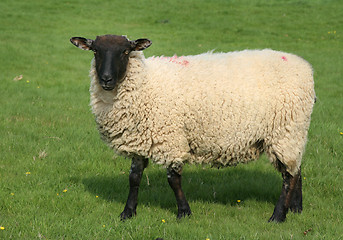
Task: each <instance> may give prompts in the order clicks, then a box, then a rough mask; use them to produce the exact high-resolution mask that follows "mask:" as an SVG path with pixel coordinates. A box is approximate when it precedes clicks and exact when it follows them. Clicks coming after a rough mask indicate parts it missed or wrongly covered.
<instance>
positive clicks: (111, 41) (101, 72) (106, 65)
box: [70, 35, 151, 91]
mask: <svg viewBox="0 0 343 240" xmlns="http://www.w3.org/2000/svg"><path fill="white" fill-rule="evenodd" d="M70 41H71V43H72V44H74V45H75V46H77V47H79V48H81V49H83V50H91V51H93V52H94V56H95V67H96V71H97V74H98V78H99V84H100V85H101V87H102V88H103V89H104V90H108V91H110V90H113V89H114V88H115V85H116V83H117V82H119V81H121V80H123V79H124V78H125V76H126V69H127V64H128V62H129V55H130V53H131V52H132V51H141V50H144V49H146V48H148V47H149V46H150V45H151V41H150V40H149V39H137V40H135V41H130V40H129V39H127V38H126V37H124V36H117V35H104V36H98V37H96V39H95V40H91V39H86V38H82V37H73V38H71V39H70Z"/></svg>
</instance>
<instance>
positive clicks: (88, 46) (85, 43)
mask: <svg viewBox="0 0 343 240" xmlns="http://www.w3.org/2000/svg"><path fill="white" fill-rule="evenodd" d="M70 42H71V43H72V44H74V45H75V46H76V47H78V48H81V49H82V50H92V45H93V42H94V40H91V39H86V38H83V37H72V38H71V39H70Z"/></svg>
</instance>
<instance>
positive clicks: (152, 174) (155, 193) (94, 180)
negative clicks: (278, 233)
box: [82, 168, 282, 212]
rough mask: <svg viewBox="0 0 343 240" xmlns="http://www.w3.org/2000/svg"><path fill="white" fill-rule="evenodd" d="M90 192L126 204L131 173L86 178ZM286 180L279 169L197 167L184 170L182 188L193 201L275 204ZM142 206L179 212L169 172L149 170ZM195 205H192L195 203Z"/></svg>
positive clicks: (143, 185)
mask: <svg viewBox="0 0 343 240" xmlns="http://www.w3.org/2000/svg"><path fill="white" fill-rule="evenodd" d="M82 183H83V184H84V186H85V188H86V190H87V191H89V192H91V193H92V194H94V195H97V196H99V197H101V198H103V199H106V200H107V201H115V202H120V203H122V204H125V203H126V200H127V196H128V191H129V180H128V173H120V174H116V176H113V177H105V176H93V177H89V178H85V179H83V180H82ZM281 186H282V179H281V177H280V176H278V174H277V172H275V173H272V172H263V171H261V170H254V169H248V168H239V169H233V168H226V169H220V170H217V169H205V170H202V169H197V170H196V171H192V170H190V171H184V173H183V182H182V187H183V190H184V192H185V195H186V197H187V200H188V201H189V202H190V205H191V204H192V202H195V201H200V202H207V203H221V204H225V205H233V204H237V200H241V201H244V200H248V199H253V200H256V201H261V202H270V203H275V202H276V201H277V199H278V196H279V194H280V191H281ZM138 204H139V205H142V204H144V205H152V206H154V205H155V206H160V207H161V208H164V209H168V210H170V211H173V212H176V201H175V197H174V194H173V192H172V190H171V188H170V187H169V185H168V182H167V177H166V171H163V170H161V169H160V170H159V171H158V170H153V171H148V172H147V171H146V172H145V173H144V175H143V178H142V182H141V186H140V190H139V203H138ZM191 208H192V206H191Z"/></svg>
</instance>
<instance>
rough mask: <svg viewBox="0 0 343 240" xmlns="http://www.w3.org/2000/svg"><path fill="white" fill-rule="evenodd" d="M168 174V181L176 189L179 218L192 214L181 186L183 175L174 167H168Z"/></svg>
mask: <svg viewBox="0 0 343 240" xmlns="http://www.w3.org/2000/svg"><path fill="white" fill-rule="evenodd" d="M167 176H168V183H169V185H170V187H171V188H172V189H173V191H174V194H175V198H176V202H177V208H178V210H177V218H179V219H180V218H182V217H185V216H189V215H191V214H192V212H191V209H190V207H189V205H188V202H187V200H186V197H185V194H184V193H183V191H182V188H181V175H180V174H178V173H177V172H175V171H174V170H173V169H172V168H168V169H167Z"/></svg>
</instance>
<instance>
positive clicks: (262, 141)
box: [91, 50, 315, 174]
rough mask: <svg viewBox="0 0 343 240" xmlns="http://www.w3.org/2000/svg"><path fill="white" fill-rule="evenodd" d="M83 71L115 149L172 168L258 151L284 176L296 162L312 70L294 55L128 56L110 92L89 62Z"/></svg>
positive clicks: (227, 161) (218, 162)
mask: <svg viewBox="0 0 343 240" xmlns="http://www.w3.org/2000/svg"><path fill="white" fill-rule="evenodd" d="M93 65H94V64H93ZM91 76H93V80H92V84H91V94H92V97H91V98H92V100H91V105H92V109H93V112H94V113H95V115H96V117H97V122H98V125H99V130H100V132H101V134H102V136H103V137H104V138H105V139H106V140H107V141H108V142H109V144H110V146H111V147H113V149H114V150H115V151H116V152H117V153H120V154H126V155H131V154H138V155H141V156H145V157H148V158H150V159H151V160H152V161H153V162H155V163H158V164H161V165H164V166H171V167H173V168H174V169H176V170H177V169H178V168H179V167H180V166H182V165H183V164H184V163H186V162H190V163H210V164H213V165H215V166H228V165H235V164H237V163H239V162H247V161H250V160H254V159H257V158H258V156H259V154H260V152H262V151H265V152H266V153H267V155H268V157H269V159H270V160H271V161H272V162H273V163H276V162H277V161H276V160H277V159H278V160H280V161H281V162H282V163H283V164H284V165H285V166H286V167H287V170H288V172H289V173H291V174H294V173H295V172H296V171H297V170H298V168H299V167H300V164H301V157H302V154H303V152H304V148H305V144H306V138H307V130H308V127H309V123H310V115H311V112H312V106H313V104H314V97H315V95H314V85H313V76H312V68H311V66H310V65H309V64H308V63H307V62H306V61H304V60H303V59H301V58H299V57H297V56H295V55H292V54H287V53H282V52H277V51H272V50H262V51H259V50H254V51H249V50H246V51H242V52H232V53H205V54H201V55H196V56H184V57H176V56H174V57H172V58H167V57H151V58H148V59H144V57H143V56H140V55H139V54H136V55H134V56H133V57H132V58H131V60H130V62H129V66H128V73H127V79H126V80H125V81H124V82H123V83H122V85H120V86H119V88H118V90H116V91H114V92H113V93H109V92H105V91H103V90H102V89H101V87H100V86H98V83H97V81H96V80H95V78H96V75H95V74H94V66H93V70H92V71H91ZM111 94H114V95H113V96H111ZM111 99H113V101H114V103H111V101H112V100H111ZM112 105H113V106H112ZM111 108H112V109H111ZM99 109H100V110H99ZM101 109H102V110H101ZM104 109H105V110H104ZM110 109H111V110H110Z"/></svg>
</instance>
